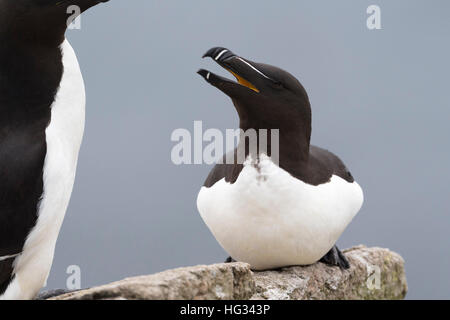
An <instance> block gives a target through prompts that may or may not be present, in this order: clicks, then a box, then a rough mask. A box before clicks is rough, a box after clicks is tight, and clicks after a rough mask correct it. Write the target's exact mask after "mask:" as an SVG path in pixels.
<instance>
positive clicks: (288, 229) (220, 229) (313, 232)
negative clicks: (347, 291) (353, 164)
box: [197, 155, 363, 270]
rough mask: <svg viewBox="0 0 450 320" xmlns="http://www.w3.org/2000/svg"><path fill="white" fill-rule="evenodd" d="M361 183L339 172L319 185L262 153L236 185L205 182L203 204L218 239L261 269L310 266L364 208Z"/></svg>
mask: <svg viewBox="0 0 450 320" xmlns="http://www.w3.org/2000/svg"><path fill="white" fill-rule="evenodd" d="M362 204H363V192H362V190H361V187H360V186H359V185H358V183H356V182H354V183H349V182H347V181H345V180H344V179H342V178H340V177H338V176H335V175H333V176H332V178H331V180H330V181H329V182H327V183H325V184H322V185H319V186H313V185H309V184H306V183H304V182H302V181H301V180H299V179H296V178H294V177H292V176H291V175H290V174H289V173H288V172H287V171H285V170H283V169H281V168H280V167H279V166H277V165H275V164H274V163H273V162H272V161H271V160H270V158H268V157H267V156H264V155H263V156H262V157H261V159H260V162H259V163H258V168H256V167H255V166H254V165H253V164H252V162H251V161H249V160H247V162H246V163H245V165H244V168H243V170H242V172H241V174H240V175H239V177H238V179H237V181H236V182H235V183H234V184H230V183H227V182H226V181H225V179H222V180H220V181H218V182H217V183H216V184H214V186H212V187H211V188H206V187H203V188H202V189H201V191H200V193H199V195H198V199H197V206H198V209H199V212H200V215H201V216H202V218H203V220H204V221H205V223H206V225H207V226H208V227H209V229H210V230H211V232H212V233H213V235H214V236H215V238H216V239H217V241H218V242H219V243H220V244H221V246H222V247H223V248H224V249H225V251H227V252H228V253H229V254H230V255H231V256H232V257H233V258H234V259H236V260H238V261H242V262H247V263H249V264H250V265H251V267H252V268H253V269H255V270H266V269H274V268H279V267H285V266H292V265H309V264H313V263H315V262H317V261H318V260H320V259H321V258H322V257H323V256H324V255H325V254H326V253H327V252H328V251H329V250H330V249H331V248H332V247H333V246H334V245H335V243H336V241H337V240H338V238H339V237H340V236H341V234H342V233H343V231H344V230H345V228H346V227H347V226H348V224H349V223H350V222H351V220H352V219H353V218H354V216H355V215H356V214H357V213H358V211H359V210H360V209H361V206H362Z"/></svg>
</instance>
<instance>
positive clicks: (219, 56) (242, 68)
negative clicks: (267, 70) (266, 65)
mask: <svg viewBox="0 0 450 320" xmlns="http://www.w3.org/2000/svg"><path fill="white" fill-rule="evenodd" d="M208 57H209V58H212V59H213V60H214V61H216V62H217V63H218V64H219V65H220V66H221V67H223V68H224V69H226V70H228V71H229V72H230V73H231V74H232V75H233V76H235V78H236V80H237V83H236V82H234V81H231V80H229V79H227V78H224V77H221V76H219V75H216V74H214V73H212V72H210V71H208V70H205V69H201V70H199V71H198V74H200V75H201V76H202V77H203V78H205V80H206V81H207V82H209V83H210V84H212V85H213V86H215V87H217V88H218V89H220V90H221V91H223V92H224V93H225V94H227V95H229V96H231V95H232V94H233V93H235V92H236V91H240V90H242V89H245V90H252V91H254V92H255V93H259V92H260V90H259V89H258V88H257V85H255V84H254V81H253V80H255V82H256V80H257V79H258V77H261V74H262V73H261V72H260V71H259V70H258V69H256V68H255V67H254V66H253V65H252V64H251V62H249V61H247V60H245V59H243V58H241V57H239V56H237V55H235V54H234V53H233V52H231V51H230V50H228V49H225V48H221V47H217V48H212V49H211V50H209V51H208V52H207V53H206V54H205V55H204V56H203V58H208ZM262 75H263V74H262Z"/></svg>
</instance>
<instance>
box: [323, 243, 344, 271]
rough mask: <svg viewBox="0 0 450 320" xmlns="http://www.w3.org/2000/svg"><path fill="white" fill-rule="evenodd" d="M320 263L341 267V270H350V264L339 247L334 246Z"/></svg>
mask: <svg viewBox="0 0 450 320" xmlns="http://www.w3.org/2000/svg"><path fill="white" fill-rule="evenodd" d="M320 262H323V263H325V264H328V265H331V266H339V267H340V268H341V269H349V268H350V263H349V262H348V260H347V258H346V257H345V255H344V254H343V253H342V252H341V250H339V249H338V247H337V246H334V247H333V248H332V249H331V250H330V251H328V253H327V254H326V255H324V256H323V257H322V259H320Z"/></svg>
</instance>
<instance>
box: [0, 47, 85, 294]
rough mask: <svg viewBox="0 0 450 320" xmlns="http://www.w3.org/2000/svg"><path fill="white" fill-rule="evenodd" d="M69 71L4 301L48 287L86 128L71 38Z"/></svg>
mask: <svg viewBox="0 0 450 320" xmlns="http://www.w3.org/2000/svg"><path fill="white" fill-rule="evenodd" d="M61 51H62V54H63V65H64V72H63V76H62V79H61V83H60V87H59V90H58V93H57V95H56V97H55V101H54V102H53V104H52V107H51V108H52V109H51V122H50V124H49V126H48V127H47V129H46V131H45V133H46V142H47V154H46V157H45V163H44V173H43V174H44V192H43V194H42V200H41V202H40V204H39V208H38V220H37V224H36V226H35V227H34V228H33V229H32V231H31V233H30V234H29V235H28V237H27V240H26V242H25V245H24V248H23V251H22V253H21V254H20V255H19V256H18V257H17V258H16V260H15V262H14V272H15V278H14V280H13V281H12V282H11V284H10V285H9V286H8V288H7V290H6V291H5V293H4V295H3V296H2V297H0V298H2V299H32V298H34V297H35V296H36V295H37V294H38V292H39V290H40V289H41V288H42V287H43V286H44V285H45V283H46V281H47V277H48V275H49V272H50V269H51V266H52V262H53V255H54V251H55V245H56V240H57V238H58V234H59V230H60V228H61V225H62V222H63V220H64V216H65V213H66V210H67V206H68V204H69V200H70V196H71V194H72V188H73V184H74V181H75V173H76V167H77V161H78V152H79V150H80V146H81V141H82V138H83V132H84V121H85V100H86V99H85V90H84V82H83V77H82V75H81V71H80V67H79V64H78V60H77V57H76V55H75V52H74V51H73V49H72V47H71V45H70V44H69V42H68V41H67V40H66V41H64V43H63V44H62V45H61Z"/></svg>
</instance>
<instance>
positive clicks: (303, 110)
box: [198, 48, 311, 143]
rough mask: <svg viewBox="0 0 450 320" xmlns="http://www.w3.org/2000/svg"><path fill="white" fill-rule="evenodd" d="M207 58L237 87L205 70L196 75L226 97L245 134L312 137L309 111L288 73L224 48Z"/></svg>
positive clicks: (302, 91) (303, 93)
mask: <svg viewBox="0 0 450 320" xmlns="http://www.w3.org/2000/svg"><path fill="white" fill-rule="evenodd" d="M204 57H210V58H212V59H213V60H215V61H216V62H217V63H218V64H219V65H220V66H222V67H223V68H225V69H227V70H228V71H230V72H231V73H232V74H233V75H234V76H235V77H236V79H237V81H238V82H237V83H236V82H234V81H231V80H228V79H226V78H223V77H221V76H218V75H215V74H213V73H211V72H209V71H207V70H203V69H202V70H200V71H199V72H198V73H199V74H200V75H201V76H203V77H204V78H205V79H206V81H208V82H209V83H210V84H212V85H213V86H215V87H217V88H218V89H219V90H221V91H222V92H224V93H225V94H226V95H228V96H229V97H230V98H231V99H232V100H233V103H234V105H235V107H236V109H237V112H238V114H239V118H240V127H241V128H242V129H244V130H246V129H249V128H253V129H256V130H257V129H280V133H281V134H282V135H283V134H302V135H304V136H305V138H307V140H308V143H309V138H310V134H311V107H310V103H309V98H308V95H307V93H306V91H305V89H304V88H303V86H302V85H301V83H300V82H299V81H298V80H297V79H296V78H295V77H294V76H292V75H291V74H290V73H288V72H286V71H284V70H282V69H280V68H277V67H274V66H270V65H267V64H262V63H255V62H252V61H250V60H247V59H244V58H242V57H239V56H237V55H236V54H234V53H233V52H231V51H230V50H228V49H225V48H213V49H211V50H209V51H208V52H207V53H206V54H205V55H204Z"/></svg>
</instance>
